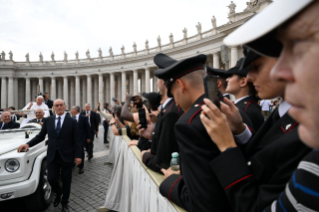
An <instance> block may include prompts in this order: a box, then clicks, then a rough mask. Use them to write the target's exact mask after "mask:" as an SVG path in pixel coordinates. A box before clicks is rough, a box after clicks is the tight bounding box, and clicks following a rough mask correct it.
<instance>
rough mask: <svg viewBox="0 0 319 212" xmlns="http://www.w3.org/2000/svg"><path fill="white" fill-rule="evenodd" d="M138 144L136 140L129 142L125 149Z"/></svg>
mask: <svg viewBox="0 0 319 212" xmlns="http://www.w3.org/2000/svg"><path fill="white" fill-rule="evenodd" d="M137 144H138V140H131V141H130V142H129V143H128V144H127V147H130V146H133V145H137Z"/></svg>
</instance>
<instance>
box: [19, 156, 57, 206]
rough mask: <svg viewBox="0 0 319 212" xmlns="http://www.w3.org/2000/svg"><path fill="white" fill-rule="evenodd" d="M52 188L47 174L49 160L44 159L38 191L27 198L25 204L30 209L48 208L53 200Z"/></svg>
mask: <svg viewBox="0 0 319 212" xmlns="http://www.w3.org/2000/svg"><path fill="white" fill-rule="evenodd" d="M52 198H53V195H52V189H51V186H50V184H49V181H48V176H47V162H46V160H43V161H42V164H41V173H40V181H39V185H38V187H37V189H36V191H35V192H34V193H33V194H31V195H30V196H27V197H26V198H25V205H26V207H27V209H28V210H30V211H38V210H45V209H47V208H48V207H49V206H50V204H51V202H52Z"/></svg>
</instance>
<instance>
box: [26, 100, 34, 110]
mask: <svg viewBox="0 0 319 212" xmlns="http://www.w3.org/2000/svg"><path fill="white" fill-rule="evenodd" d="M32 105H33V102H30V104H29V107H28V108H27V109H28V110H30V108H31V107H32Z"/></svg>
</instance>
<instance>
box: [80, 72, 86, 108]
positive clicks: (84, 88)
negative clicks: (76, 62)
mask: <svg viewBox="0 0 319 212" xmlns="http://www.w3.org/2000/svg"><path fill="white" fill-rule="evenodd" d="M86 96H87V88H86V80H85V79H84V78H82V106H81V108H83V107H84V105H85V103H86Z"/></svg>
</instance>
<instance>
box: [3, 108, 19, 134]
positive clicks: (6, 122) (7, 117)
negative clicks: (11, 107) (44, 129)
mask: <svg viewBox="0 0 319 212" xmlns="http://www.w3.org/2000/svg"><path fill="white" fill-rule="evenodd" d="M1 119H2V122H1V125H0V130H7V129H15V128H19V127H20V124H19V123H16V122H13V121H12V120H11V114H10V113H9V112H8V111H6V112H3V113H2V115H1Z"/></svg>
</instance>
